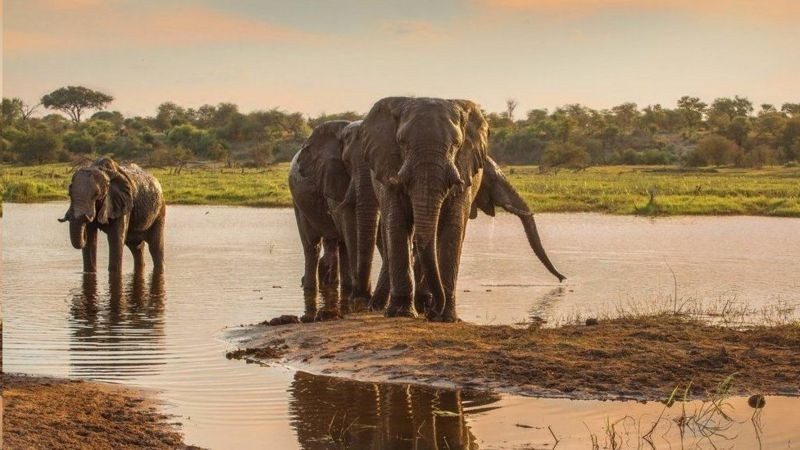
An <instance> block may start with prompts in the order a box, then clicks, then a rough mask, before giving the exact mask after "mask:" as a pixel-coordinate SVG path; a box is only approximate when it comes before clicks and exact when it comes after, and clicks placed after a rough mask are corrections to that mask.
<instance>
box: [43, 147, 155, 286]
mask: <svg viewBox="0 0 800 450" xmlns="http://www.w3.org/2000/svg"><path fill="white" fill-rule="evenodd" d="M69 197H70V205H69V209H68V210H67V213H66V214H65V215H64V217H63V218H62V219H58V220H59V221H60V222H69V234H70V240H71V241H72V246H73V247H75V248H77V249H81V250H82V251H83V271H84V272H96V271H97V230H101V231H103V232H105V233H106V235H107V236H108V248H109V259H108V271H109V272H110V273H120V272H121V270H122V249H123V246H124V245H127V246H128V248H129V249H130V250H131V253H133V261H134V269H135V270H136V271H141V270H142V268H143V267H144V244H145V243H147V247H148V249H149V250H150V256H151V257H152V259H153V266H154V267H153V270H154V271H156V272H162V271H163V270H164V222H165V217H166V209H167V206H166V203H165V202H164V196H163V194H162V192H161V185H160V184H159V183H158V180H156V179H155V178H154V177H153V176H152V175H150V174H148V173H147V172H145V171H144V170H142V169H141V168H140V167H139V166H137V165H135V164H130V165H126V166H120V165H118V164H117V163H116V162H114V161H113V160H112V159H111V158H100V159H98V160H97V161H95V162H93V163H92V164H91V165H89V166H87V167H83V168H80V169H78V170H77V171H76V172H75V174H74V175H73V176H72V183H71V184H70V185H69Z"/></svg>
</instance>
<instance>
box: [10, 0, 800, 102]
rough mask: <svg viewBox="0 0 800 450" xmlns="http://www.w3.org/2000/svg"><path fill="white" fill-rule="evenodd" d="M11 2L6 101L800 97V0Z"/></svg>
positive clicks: (762, 99) (761, 99)
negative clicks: (82, 95)
mask: <svg viewBox="0 0 800 450" xmlns="http://www.w3.org/2000/svg"><path fill="white" fill-rule="evenodd" d="M3 6H4V7H3V22H4V28H3V51H4V58H3V70H2V71H3V80H2V82H3V96H4V97H19V98H21V99H22V100H23V101H25V102H26V103H33V104H35V103H38V102H39V99H40V98H41V97H42V96H43V95H45V94H47V93H49V92H51V91H53V90H54V89H57V88H59V87H62V86H66V85H83V86H86V87H89V88H92V89H97V90H100V91H103V92H106V93H108V94H110V95H112V96H113V97H114V99H115V100H114V102H112V104H111V105H110V106H109V108H108V109H109V110H116V111H120V112H121V113H122V114H123V115H125V116H137V115H138V116H150V115H154V114H155V111H156V107H157V106H158V105H159V104H161V103H164V102H168V101H171V102H174V103H176V104H178V105H180V106H183V107H187V108H189V107H191V108H197V107H199V106H201V105H203V104H218V103H220V102H230V103H235V104H237V105H238V106H239V107H240V108H241V111H242V112H248V111H254V110H263V109H272V108H277V109H280V110H284V111H290V112H295V111H296V112H301V113H303V114H304V115H305V116H307V117H314V116H319V115H320V114H323V113H328V114H330V113H337V112H343V111H355V112H358V113H362V114H363V113H366V112H367V111H368V110H369V108H370V107H371V105H372V103H373V102H374V101H376V100H378V99H380V98H382V97H385V96H389V95H414V96H432V97H445V98H453V97H458V98H469V99H471V100H473V101H475V102H477V103H479V104H481V106H482V107H483V108H484V109H485V110H487V111H493V112H500V111H503V110H505V101H506V99H509V98H513V99H515V100H516V101H518V103H519V107H518V109H517V111H518V115H517V117H521V115H522V114H524V112H526V111H529V110H531V109H545V108H546V109H547V110H548V111H553V110H554V109H555V108H556V107H558V106H563V105H567V104H574V103H579V104H581V105H584V106H587V107H590V108H592V109H597V110H603V109H610V108H611V107H613V106H616V105H618V104H621V103H625V102H634V103H636V104H637V105H638V107H639V108H642V107H644V106H647V105H652V104H661V105H662V106H665V107H674V106H675V102H676V101H677V100H678V99H679V98H680V97H681V96H683V95H690V96H696V97H699V98H701V99H702V100H703V101H705V102H709V103H710V102H711V101H713V99H715V98H718V97H733V96H734V95H740V96H744V97H747V98H748V99H750V100H751V101H752V102H753V104H754V105H756V106H758V105H760V104H762V103H771V104H775V105H776V106H778V107H779V106H780V105H781V104H782V103H784V102H794V101H798V100H799V99H800V83H797V82H796V74H797V73H798V72H800V56H798V53H797V52H796V50H795V49H796V48H797V47H798V46H799V45H800V33H798V32H797V31H796V23H798V21H800V4H798V3H796V2H792V1H789V0H776V1H773V2H771V4H770V7H769V8H765V7H763V5H761V4H759V3H758V2H753V1H749V0H735V1H733V2H723V1H721V0H710V1H706V2H703V3H702V4H699V5H698V4H694V3H693V2H689V1H684V0H667V1H659V2H633V1H629V0H615V1H613V2H602V1H600V0H569V1H566V2H555V1H551V0H539V1H524V0H470V1H462V2H458V1H455V0H446V1H440V2H436V3H434V4H428V3H425V2H423V1H421V0H415V1H412V2H410V3H409V2H399V1H392V2H388V3H381V4H372V3H369V2H365V1H363V0H343V1H341V2H338V3H337V4H336V5H333V4H329V3H326V4H322V5H315V6H314V7H313V8H301V7H292V6H291V5H285V4H282V3H280V2H276V1H270V2H255V1H242V2H236V3H235V4H225V3H223V2H215V1H203V2H188V1H184V0H169V1H166V2H158V3H156V2H148V3H136V2H131V1H128V0H114V1H109V2H102V1H100V0H62V1H56V0H32V1H27V2H23V1H19V0H11V1H8V0H6V1H5V2H4V5H3ZM305 6H308V5H305ZM309 10H311V11H309ZM75 28H77V29H79V30H80V31H79V32H74V31H73V29H75ZM405 54H412V55H414V57H413V58H410V59H409V58H405V59H404V58H403V55H405ZM465 61H466V63H465ZM473 65H474V67H472V66H473ZM47 113H49V110H44V109H40V111H38V114H37V115H44V114H47Z"/></svg>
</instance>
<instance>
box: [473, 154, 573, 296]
mask: <svg viewBox="0 0 800 450" xmlns="http://www.w3.org/2000/svg"><path fill="white" fill-rule="evenodd" d="M495 206H500V207H501V208H503V209H505V210H506V211H508V212H510V213H512V214H514V215H516V216H517V217H519V219H520V220H521V221H522V226H523V228H524V229H525V236H526V237H527V238H528V244H529V245H530V246H531V248H532V249H533V252H534V253H535V254H536V256H537V257H538V258H539V261H541V262H542V264H544V266H545V267H546V268H547V270H549V271H550V273H552V274H553V275H555V276H556V277H557V278H558V281H564V280H565V279H566V277H565V276H564V275H562V274H561V273H559V271H558V270H556V268H555V266H554V265H553V263H552V262H550V258H548V257H547V253H545V251H544V247H543V246H542V240H541V239H540V238H539V232H538V231H537V230H536V222H535V221H534V219H533V213H532V212H531V211H530V209H529V208H528V205H527V204H526V203H525V200H523V199H522V197H520V195H519V193H518V192H517V191H516V189H514V187H513V186H511V183H509V182H508V179H507V178H506V177H505V175H504V174H503V172H502V171H501V170H500V168H499V167H498V166H497V163H496V162H494V160H493V159H492V158H491V157H488V156H487V158H486V162H485V164H484V167H483V180H482V181H481V187H480V189H479V190H478V196H477V197H476V198H475V201H474V202H473V203H472V211H471V212H470V218H472V219H474V218H475V217H476V216H477V215H478V209H480V210H481V211H483V212H484V213H486V214H487V215H489V216H492V217H494V214H495Z"/></svg>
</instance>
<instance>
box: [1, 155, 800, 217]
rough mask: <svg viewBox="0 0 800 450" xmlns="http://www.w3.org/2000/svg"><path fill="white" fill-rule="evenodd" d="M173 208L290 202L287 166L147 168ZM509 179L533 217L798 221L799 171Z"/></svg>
mask: <svg viewBox="0 0 800 450" xmlns="http://www.w3.org/2000/svg"><path fill="white" fill-rule="evenodd" d="M150 170H151V172H153V173H154V174H155V175H156V176H157V177H158V179H159V180H160V181H161V184H162V186H163V187H164V192H165V195H166V197H167V201H168V202H169V203H172V204H216V205H243V206H267V207H285V206H290V205H291V196H290V195H289V190H288V186H287V183H286V175H287V170H288V164H279V165H275V166H271V167H269V168H266V169H219V168H188V169H184V170H183V171H182V172H181V173H179V174H175V173H174V171H172V170H170V169H159V168H154V169H150ZM70 174H71V167H70V166H69V165H66V164H49V165H42V166H30V167H18V166H8V165H4V166H0V192H2V196H3V200H4V201H11V202H26V203H30V202H41V201H49V200H58V199H66V198H67V185H68V184H69V180H70ZM506 174H507V176H508V177H509V179H510V180H511V182H512V183H513V184H514V186H515V187H516V188H517V189H518V190H519V191H520V193H521V194H522V196H523V197H524V198H525V200H526V201H528V203H529V204H530V205H531V207H532V208H533V209H534V211H536V212H601V213H608V214H640V215H698V214H703V215H715V214H720V215H722V214H724V215H731V214H739V215H758V216H786V217H800V168H785V167H772V168H765V169H758V170H755V169H713V170H701V171H681V170H679V169H677V168H674V167H660V168H653V167H631V166H610V167H594V168H589V169H586V170H582V171H578V172H571V171H559V172H557V173H540V172H539V169H538V167H536V166H514V167H510V168H507V169H506Z"/></svg>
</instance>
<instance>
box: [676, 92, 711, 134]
mask: <svg viewBox="0 0 800 450" xmlns="http://www.w3.org/2000/svg"><path fill="white" fill-rule="evenodd" d="M707 107H708V105H707V104H705V103H703V102H702V101H700V99H699V98H698V97H689V96H688V95H684V96H683V97H681V98H680V99H679V100H678V110H679V111H680V112H681V113H682V115H683V120H684V121H685V122H686V126H688V127H689V129H690V130H694V129H695V128H696V127H697V125H698V124H699V123H700V121H701V120H703V114H704V113H705V112H706V108H707Z"/></svg>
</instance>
